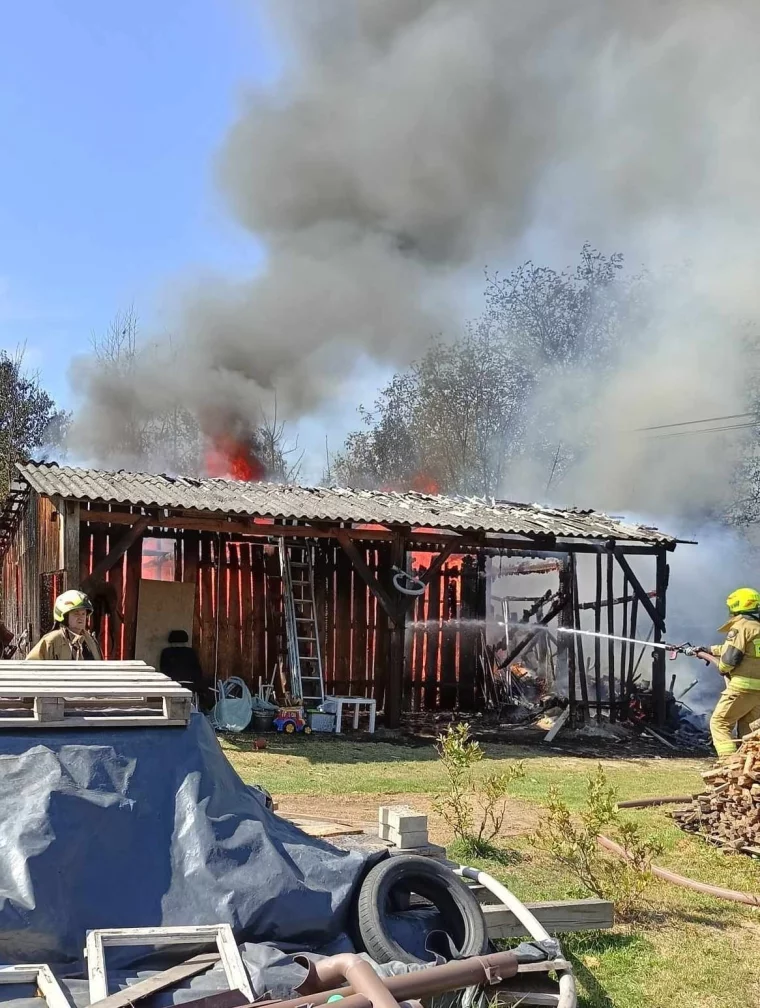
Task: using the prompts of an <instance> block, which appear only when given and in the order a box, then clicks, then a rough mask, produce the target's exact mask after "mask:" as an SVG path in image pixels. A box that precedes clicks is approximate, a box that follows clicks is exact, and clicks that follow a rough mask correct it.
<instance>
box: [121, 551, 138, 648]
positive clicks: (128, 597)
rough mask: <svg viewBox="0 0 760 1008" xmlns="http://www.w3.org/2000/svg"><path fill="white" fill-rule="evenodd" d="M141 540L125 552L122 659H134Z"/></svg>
mask: <svg viewBox="0 0 760 1008" xmlns="http://www.w3.org/2000/svg"><path fill="white" fill-rule="evenodd" d="M142 545H143V541H142V538H140V539H138V540H137V542H135V543H132V545H131V546H130V547H129V549H128V550H127V561H126V568H125V581H124V657H125V658H127V659H130V658H132V659H133V658H134V657H135V641H136V640H137V603H138V594H139V591H140V576H141V574H142Z"/></svg>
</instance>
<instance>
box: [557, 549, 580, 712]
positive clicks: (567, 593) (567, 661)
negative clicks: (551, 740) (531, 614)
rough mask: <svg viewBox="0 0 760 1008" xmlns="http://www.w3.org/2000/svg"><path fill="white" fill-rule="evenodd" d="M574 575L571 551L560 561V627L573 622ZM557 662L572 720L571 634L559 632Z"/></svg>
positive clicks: (574, 700)
mask: <svg viewBox="0 0 760 1008" xmlns="http://www.w3.org/2000/svg"><path fill="white" fill-rule="evenodd" d="M574 576H575V557H574V556H573V554H572V553H566V554H565V555H564V557H563V558H562V560H561V561H560V570H559V591H560V595H561V596H562V599H563V606H562V609H561V610H560V613H559V618H558V623H559V626H560V627H572V626H573V622H574V611H573V579H574ZM557 664H558V666H559V669H558V671H559V673H560V675H562V676H564V677H565V678H566V679H567V695H568V699H569V702H570V719H571V721H574V720H575V718H576V715H577V697H576V667H575V641H574V640H573V637H572V635H571V634H559V635H558V636H557Z"/></svg>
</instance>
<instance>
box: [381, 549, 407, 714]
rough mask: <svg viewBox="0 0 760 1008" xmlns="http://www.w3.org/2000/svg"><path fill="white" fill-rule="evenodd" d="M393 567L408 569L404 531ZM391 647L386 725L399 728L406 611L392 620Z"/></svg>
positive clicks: (387, 581) (386, 580)
mask: <svg viewBox="0 0 760 1008" xmlns="http://www.w3.org/2000/svg"><path fill="white" fill-rule="evenodd" d="M391 567H400V568H401V569H402V570H405V569H406V535H405V533H404V531H403V530H399V531H397V532H396V533H395V535H394V539H393V542H392V543H391ZM391 573H392V572H391V570H388V571H387V572H386V573H385V577H384V578H383V579H382V581H383V583H384V584H390V583H391V581H392V578H391ZM390 624H391V633H390V646H389V655H388V684H387V691H386V702H385V708H386V725H387V727H388V728H398V727H399V726H400V724H401V713H402V711H403V709H404V657H405V654H404V638H405V636H406V610H403V611H400V612H399V613H398V615H397V617H396V618H392V619H391V620H390Z"/></svg>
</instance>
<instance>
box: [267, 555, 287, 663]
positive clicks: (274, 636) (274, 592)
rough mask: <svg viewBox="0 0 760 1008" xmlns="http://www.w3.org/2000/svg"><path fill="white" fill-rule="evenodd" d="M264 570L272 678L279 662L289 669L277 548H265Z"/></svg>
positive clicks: (268, 645)
mask: <svg viewBox="0 0 760 1008" xmlns="http://www.w3.org/2000/svg"><path fill="white" fill-rule="evenodd" d="M264 551H265V553H264V568H265V572H266V637H267V667H268V669H269V674H270V676H271V673H272V671H273V670H274V669H275V668H276V667H277V664H278V662H280V663H282V668H283V669H287V653H288V652H287V644H286V640H285V620H284V613H283V608H282V575H281V573H280V557H279V552H278V550H277V547H276V546H265V547H264Z"/></svg>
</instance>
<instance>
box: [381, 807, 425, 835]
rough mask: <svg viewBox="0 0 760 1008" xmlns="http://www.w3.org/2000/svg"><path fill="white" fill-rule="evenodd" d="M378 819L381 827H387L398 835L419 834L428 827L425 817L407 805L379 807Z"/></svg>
mask: <svg viewBox="0 0 760 1008" xmlns="http://www.w3.org/2000/svg"><path fill="white" fill-rule="evenodd" d="M378 818H379V823H380V825H381V826H389V827H390V828H391V829H394V830H397V831H398V832H399V833H410V832H415V833H419V832H420V831H421V830H426V829H427V827H428V819H427V816H426V815H423V813H422V812H417V811H416V810H415V809H413V808H409V806H408V805H381V807H380V811H379V816H378Z"/></svg>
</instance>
